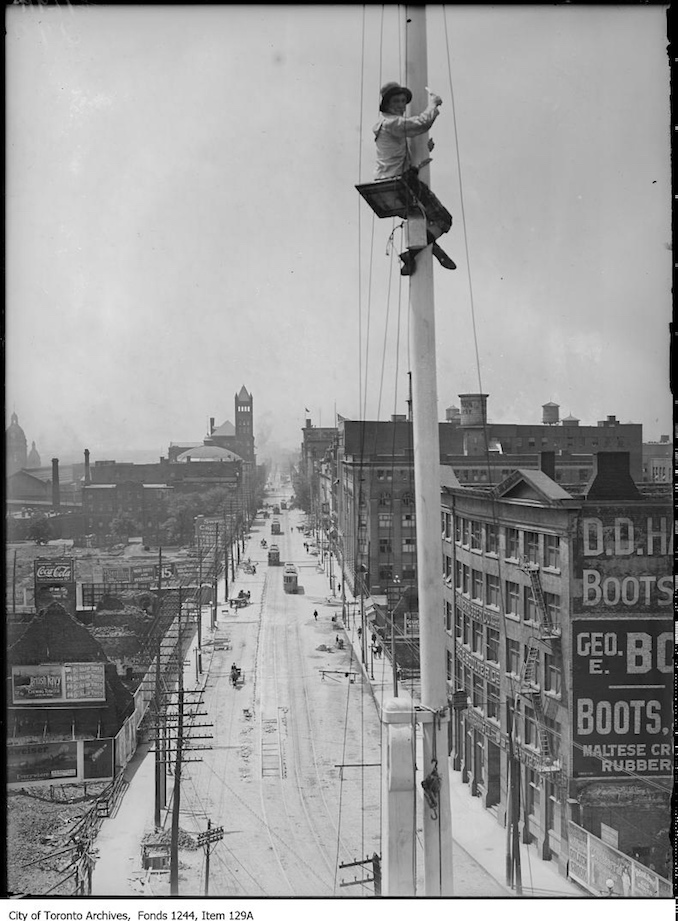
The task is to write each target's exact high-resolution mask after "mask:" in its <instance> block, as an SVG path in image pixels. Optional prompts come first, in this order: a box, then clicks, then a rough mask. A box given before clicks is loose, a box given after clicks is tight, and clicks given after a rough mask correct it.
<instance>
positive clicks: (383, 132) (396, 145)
mask: <svg viewBox="0 0 678 921" xmlns="http://www.w3.org/2000/svg"><path fill="white" fill-rule="evenodd" d="M380 92H381V103H380V105H379V111H380V113H381V115H380V117H379V120H378V121H377V123H376V124H375V125H374V127H373V129H372V131H373V133H374V140H375V143H376V145H377V163H376V168H375V172H374V178H375V180H376V181H377V182H379V181H380V180H382V179H393V178H395V177H397V176H403V177H404V178H405V179H406V181H407V183H408V185H412V186H413V192H415V193H416V197H417V198H418V199H419V201H420V202H421V204H422V205H423V208H424V211H425V213H426V230H427V237H428V242H429V243H433V255H434V256H435V257H436V259H437V260H438V261H439V262H440V264H441V265H442V266H443V267H444V268H446V269H456V265H455V264H454V262H453V261H452V259H450V257H449V256H448V255H447V253H445V252H444V250H442V249H441V248H440V247H439V246H438V244H437V243H436V242H435V241H436V239H437V238H438V237H439V236H441V235H442V234H444V233H447V231H448V230H449V229H450V227H451V226H452V219H451V216H450V214H449V212H448V211H447V210H446V209H445V208H443V206H442V205H441V204H440V202H439V201H438V199H437V198H436V197H435V195H434V194H433V192H431V190H430V189H429V188H428V186H427V185H426V184H425V183H423V182H421V181H420V180H419V179H418V176H417V173H418V171H419V169H420V168H421V167H423V166H425V165H426V164H427V163H428V162H429V161H430V158H428V159H426V160H423V161H422V162H421V163H419V164H416V165H415V164H412V159H411V152H410V147H409V144H408V138H411V137H416V136H417V135H419V134H426V132H427V131H428V129H429V128H430V127H431V125H432V124H433V122H434V121H435V120H436V118H437V117H438V115H439V114H440V113H439V111H438V110H439V107H440V106H441V105H442V102H443V101H442V99H441V98H440V96H438V95H436V94H435V93H432V92H430V91H429V94H428V105H427V106H426V108H425V109H424V111H423V112H422V113H421V114H420V115H413V116H410V117H409V118H407V117H406V116H405V109H406V108H407V106H408V104H409V103H410V102H411V101H412V92H411V91H410V90H409V89H408V88H407V87H406V86H400V85H399V84H398V83H394V82H390V83H386V84H385V85H384V86H382V88H381V91H380ZM428 148H429V151H430V150H432V149H433V141H429V142H428ZM419 249H421V247H420V248H419ZM418 251H419V250H418V249H407V250H405V252H404V253H401V254H400V258H401V260H402V262H403V267H402V269H401V270H400V274H401V275H413V274H414V271H415V269H416V265H415V256H416V254H417V252H418Z"/></svg>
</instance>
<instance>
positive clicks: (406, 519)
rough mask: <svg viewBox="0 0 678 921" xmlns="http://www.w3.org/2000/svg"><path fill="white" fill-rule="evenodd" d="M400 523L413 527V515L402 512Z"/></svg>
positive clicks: (404, 526)
mask: <svg viewBox="0 0 678 921" xmlns="http://www.w3.org/2000/svg"><path fill="white" fill-rule="evenodd" d="M400 524H401V527H403V528H413V527H414V515H413V514H412V513H411V512H406V513H404V514H403V515H402V516H401V518H400Z"/></svg>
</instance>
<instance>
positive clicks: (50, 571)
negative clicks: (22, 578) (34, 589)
mask: <svg viewBox="0 0 678 921" xmlns="http://www.w3.org/2000/svg"><path fill="white" fill-rule="evenodd" d="M34 578H35V584H36V585H64V584H66V583H67V582H74V581H75V570H74V563H73V560H72V559H69V560H64V559H60V560H58V561H57V560H35V562H34Z"/></svg>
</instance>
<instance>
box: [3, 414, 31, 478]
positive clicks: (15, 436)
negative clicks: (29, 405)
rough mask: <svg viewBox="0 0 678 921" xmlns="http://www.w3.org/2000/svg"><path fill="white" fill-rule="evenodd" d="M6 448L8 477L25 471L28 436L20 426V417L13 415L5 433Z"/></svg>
mask: <svg viewBox="0 0 678 921" xmlns="http://www.w3.org/2000/svg"><path fill="white" fill-rule="evenodd" d="M5 448H6V451H7V455H6V456H7V475H8V476H9V474H11V473H15V472H16V471H17V470H23V469H24V467H25V466H26V460H27V452H26V436H25V435H24V430H23V429H22V428H21V426H20V425H19V417H18V416H17V414H16V413H12V419H11V421H10V424H9V428H8V429H7V430H6V431H5Z"/></svg>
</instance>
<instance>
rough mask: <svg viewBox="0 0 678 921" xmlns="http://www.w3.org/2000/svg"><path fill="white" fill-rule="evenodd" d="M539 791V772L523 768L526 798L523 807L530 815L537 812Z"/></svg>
mask: <svg viewBox="0 0 678 921" xmlns="http://www.w3.org/2000/svg"><path fill="white" fill-rule="evenodd" d="M539 793H540V782H539V774H537V772H536V771H533V770H531V769H530V768H525V796H526V798H527V802H526V804H525V807H526V809H527V811H528V813H529V814H530V815H538V814H539Z"/></svg>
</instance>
